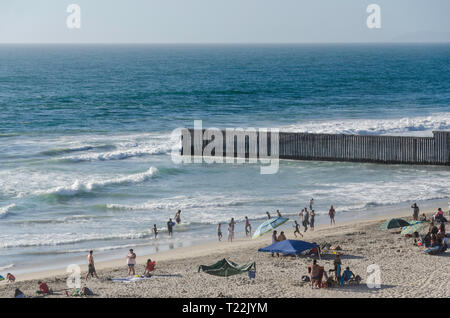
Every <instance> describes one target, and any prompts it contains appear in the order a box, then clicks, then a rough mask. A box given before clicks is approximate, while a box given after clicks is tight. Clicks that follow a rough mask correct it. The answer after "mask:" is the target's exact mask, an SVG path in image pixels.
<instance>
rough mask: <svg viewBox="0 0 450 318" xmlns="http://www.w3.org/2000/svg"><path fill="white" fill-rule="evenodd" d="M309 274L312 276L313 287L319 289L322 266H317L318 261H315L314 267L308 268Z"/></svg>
mask: <svg viewBox="0 0 450 318" xmlns="http://www.w3.org/2000/svg"><path fill="white" fill-rule="evenodd" d="M308 272H309V274H310V275H311V287H313V288H314V286H316V287H319V278H320V266H319V265H317V260H314V261H313V263H312V265H310V266H309V267H308Z"/></svg>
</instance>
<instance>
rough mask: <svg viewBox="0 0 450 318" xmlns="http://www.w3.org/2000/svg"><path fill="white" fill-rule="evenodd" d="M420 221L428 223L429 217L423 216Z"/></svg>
mask: <svg viewBox="0 0 450 318" xmlns="http://www.w3.org/2000/svg"><path fill="white" fill-rule="evenodd" d="M420 221H423V222H426V221H427V216H426V215H425V213H424V214H422V216H421V217H420Z"/></svg>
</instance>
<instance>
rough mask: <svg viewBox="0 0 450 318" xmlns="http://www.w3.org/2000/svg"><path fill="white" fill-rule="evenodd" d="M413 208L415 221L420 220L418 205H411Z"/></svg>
mask: <svg viewBox="0 0 450 318" xmlns="http://www.w3.org/2000/svg"><path fill="white" fill-rule="evenodd" d="M411 208H412V209H413V219H414V220H416V221H417V220H418V219H419V212H420V210H419V207H418V206H417V203H415V202H414V204H413V205H411Z"/></svg>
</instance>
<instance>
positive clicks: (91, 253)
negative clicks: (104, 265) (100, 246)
mask: <svg viewBox="0 0 450 318" xmlns="http://www.w3.org/2000/svg"><path fill="white" fill-rule="evenodd" d="M89 275H91V276H92V277H94V276H95V278H97V279H98V276H97V272H96V271H95V264H94V251H92V250H91V251H89V254H88V273H87V274H86V280H88V278H89Z"/></svg>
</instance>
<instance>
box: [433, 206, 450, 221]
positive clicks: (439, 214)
mask: <svg viewBox="0 0 450 318" xmlns="http://www.w3.org/2000/svg"><path fill="white" fill-rule="evenodd" d="M434 220H435V221H438V222H447V219H446V218H445V216H444V211H442V209H441V208H439V209H438V211H437V212H436V214H435V215H434Z"/></svg>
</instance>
